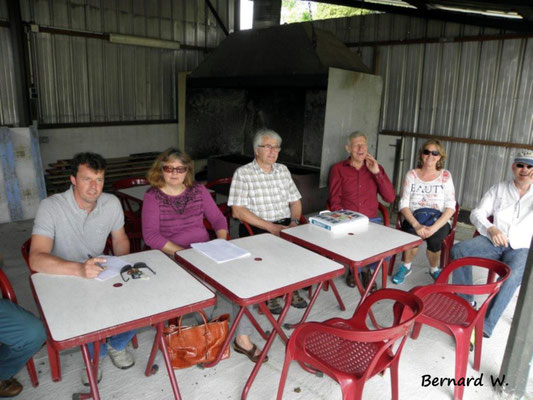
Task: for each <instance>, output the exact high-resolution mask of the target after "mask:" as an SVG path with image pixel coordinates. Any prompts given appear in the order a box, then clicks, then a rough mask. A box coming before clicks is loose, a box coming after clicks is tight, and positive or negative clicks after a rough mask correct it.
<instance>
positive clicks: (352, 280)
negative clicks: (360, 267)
mask: <svg viewBox="0 0 533 400" xmlns="http://www.w3.org/2000/svg"><path fill="white" fill-rule="evenodd" d="M346 284H347V285H348V286H349V287H355V278H354V276H353V274H352V270H349V271H348V275H346Z"/></svg>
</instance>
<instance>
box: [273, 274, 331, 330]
mask: <svg viewBox="0 0 533 400" xmlns="http://www.w3.org/2000/svg"><path fill="white" fill-rule="evenodd" d="M323 286H324V282H320V283H319V284H318V285H317V287H316V290H315V293H314V294H313V296H312V297H311V298H310V299H309V304H308V305H307V308H306V310H305V312H304V315H302V318H301V319H300V322H298V323H296V324H283V327H284V328H285V329H295V328H296V327H297V326H299V325H300V324H302V323H304V322H305V320H306V319H307V316H308V315H309V313H310V312H311V308H312V307H313V305H314V304H315V301H316V299H317V297H318V295H319V294H320V291H321V290H322V287H323Z"/></svg>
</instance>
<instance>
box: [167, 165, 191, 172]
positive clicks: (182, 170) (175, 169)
mask: <svg viewBox="0 0 533 400" xmlns="http://www.w3.org/2000/svg"><path fill="white" fill-rule="evenodd" d="M163 171H165V172H166V173H167V174H170V173H172V172H177V173H178V174H183V173H185V172H187V167H175V168H173V167H171V166H170V165H163Z"/></svg>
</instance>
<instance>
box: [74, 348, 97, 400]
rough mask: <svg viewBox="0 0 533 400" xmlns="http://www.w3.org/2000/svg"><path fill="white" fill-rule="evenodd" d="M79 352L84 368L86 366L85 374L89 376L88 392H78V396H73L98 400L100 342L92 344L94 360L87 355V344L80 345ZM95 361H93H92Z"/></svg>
mask: <svg viewBox="0 0 533 400" xmlns="http://www.w3.org/2000/svg"><path fill="white" fill-rule="evenodd" d="M81 354H82V356H83V361H85V368H87V376H88V377H89V387H90V388H91V391H90V393H79V395H78V396H76V395H74V396H73V397H74V398H79V399H94V400H100V393H99V392H98V378H97V377H98V357H99V355H100V343H99V342H96V343H95V344H94V360H91V356H90V355H89V349H88V348H87V344H82V345H81ZM94 362H95V363H94Z"/></svg>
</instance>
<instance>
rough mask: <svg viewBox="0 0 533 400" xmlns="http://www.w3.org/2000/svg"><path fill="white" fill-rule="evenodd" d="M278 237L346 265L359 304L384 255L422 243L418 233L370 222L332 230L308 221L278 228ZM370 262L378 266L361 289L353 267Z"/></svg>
mask: <svg viewBox="0 0 533 400" xmlns="http://www.w3.org/2000/svg"><path fill="white" fill-rule="evenodd" d="M281 237H282V238H284V239H287V240H289V241H291V242H293V243H296V244H299V245H300V246H303V247H305V248H308V249H310V250H313V251H315V252H317V253H319V254H321V255H323V256H326V257H329V258H331V259H333V260H335V261H338V262H341V263H343V264H346V265H348V266H349V267H350V268H351V269H352V273H353V274H354V277H355V281H356V283H357V287H358V289H359V291H360V293H361V300H360V301H359V304H361V303H362V301H363V300H364V299H365V298H366V296H367V295H368V293H369V291H370V288H371V287H372V284H373V283H374V281H375V280H376V276H377V274H378V273H379V270H380V269H381V268H382V266H383V261H384V260H385V258H387V257H389V256H392V255H394V254H397V253H400V252H402V251H404V250H407V249H411V248H413V247H416V246H419V245H420V244H421V243H422V239H421V238H420V237H418V236H415V235H411V234H409V233H406V232H402V231H400V230H397V229H393V228H389V227H387V226H383V225H380V224H375V223H373V222H369V223H368V225H367V226H363V227H357V228H354V229H352V230H350V231H349V232H343V233H332V232H330V231H328V230H326V229H323V228H320V227H317V226H313V225H312V224H304V225H299V226H296V227H293V228H288V229H284V230H282V231H281ZM374 262H378V266H377V267H376V269H375V271H374V273H373V274H372V279H371V281H370V283H369V284H368V287H367V288H366V290H364V288H363V286H362V285H361V281H360V280H359V276H358V273H357V269H358V268H361V267H364V266H365V265H369V264H372V263H374ZM386 286H387V270H386V268H383V280H382V287H386ZM358 306H359V305H358Z"/></svg>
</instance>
